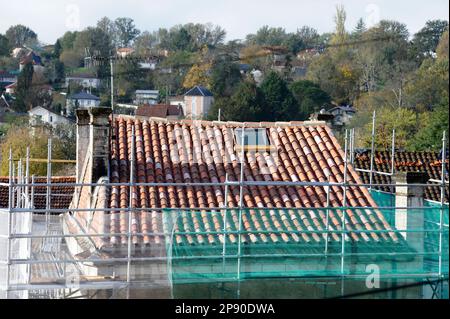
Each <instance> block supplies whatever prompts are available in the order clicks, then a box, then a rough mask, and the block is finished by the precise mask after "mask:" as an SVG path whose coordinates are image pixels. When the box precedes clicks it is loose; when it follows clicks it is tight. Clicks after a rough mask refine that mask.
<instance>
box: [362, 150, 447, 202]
mask: <svg viewBox="0 0 450 319" xmlns="http://www.w3.org/2000/svg"><path fill="white" fill-rule="evenodd" d="M391 156H392V155H391V153H390V152H386V151H377V152H375V156H374V170H375V171H379V172H386V173H390V171H391V165H392V163H391ZM394 163H395V170H396V171H402V172H408V171H409V172H413V171H419V172H426V173H427V174H428V176H429V178H430V179H435V180H441V178H442V175H441V174H442V161H440V157H439V153H438V152H396V153H395V158H394ZM355 167H356V168H360V169H365V170H370V151H367V152H363V153H359V154H356V155H355ZM448 169H449V165H448V160H446V171H447V172H448ZM359 175H360V177H361V179H362V180H363V182H364V183H369V182H370V176H369V175H370V174H369V173H367V172H359ZM446 180H448V174H447V178H446ZM373 183H375V184H391V183H392V179H391V177H390V176H386V175H380V174H374V175H373ZM430 184H431V183H430ZM434 185H437V184H434ZM375 188H377V189H380V190H382V191H385V192H393V191H394V189H393V188H392V187H388V186H380V187H375ZM448 198H449V189H448V186H447V187H446V188H445V202H446V203H448ZM425 199H428V200H433V201H437V202H440V201H441V189H440V187H439V186H430V187H427V188H426V189H425Z"/></svg>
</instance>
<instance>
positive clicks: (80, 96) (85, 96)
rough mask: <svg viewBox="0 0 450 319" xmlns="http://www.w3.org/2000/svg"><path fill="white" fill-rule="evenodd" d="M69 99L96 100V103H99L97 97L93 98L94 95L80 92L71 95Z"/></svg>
mask: <svg viewBox="0 0 450 319" xmlns="http://www.w3.org/2000/svg"><path fill="white" fill-rule="evenodd" d="M70 99H72V100H96V101H100V98H99V97H98V96H95V95H93V94H90V93H87V92H80V93H77V94H74V95H71V96H70Z"/></svg>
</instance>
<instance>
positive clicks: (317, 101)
mask: <svg viewBox="0 0 450 319" xmlns="http://www.w3.org/2000/svg"><path fill="white" fill-rule="evenodd" d="M290 89H291V92H292V94H293V95H294V97H295V99H296V100H297V104H298V110H299V111H298V119H299V120H307V119H308V118H309V115H310V114H311V113H313V112H315V111H318V110H319V109H320V108H322V107H324V105H326V104H329V103H330V102H331V98H330V96H329V95H328V93H326V92H325V91H323V90H322V89H321V88H320V86H318V85H317V84H315V83H313V82H311V81H308V80H302V81H296V82H294V83H292V84H291V85H290Z"/></svg>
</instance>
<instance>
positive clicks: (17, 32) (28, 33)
mask: <svg viewBox="0 0 450 319" xmlns="http://www.w3.org/2000/svg"><path fill="white" fill-rule="evenodd" d="M5 36H6V37H7V38H8V40H9V44H10V45H11V46H13V47H14V48H18V47H22V46H24V45H26V44H32V43H33V42H35V41H36V40H37V34H36V33H35V32H34V31H33V30H31V29H30V28H28V27H26V26H24V25H21V24H18V25H15V26H12V27H10V28H9V29H8V30H7V31H6V33H5Z"/></svg>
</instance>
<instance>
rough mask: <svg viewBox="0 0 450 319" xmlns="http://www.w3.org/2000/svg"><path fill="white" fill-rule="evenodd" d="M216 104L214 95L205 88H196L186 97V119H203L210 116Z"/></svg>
mask: <svg viewBox="0 0 450 319" xmlns="http://www.w3.org/2000/svg"><path fill="white" fill-rule="evenodd" d="M213 102H214V96H213V94H212V93H211V92H210V91H209V90H208V89H207V88H205V87H203V86H196V87H194V88H192V89H191V90H189V91H188V92H187V93H186V94H185V95H184V103H185V109H184V110H183V111H184V114H185V115H186V118H191V119H202V118H204V117H206V115H208V112H209V109H210V108H211V105H212V104H213Z"/></svg>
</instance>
